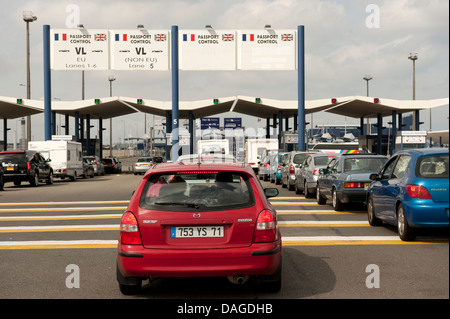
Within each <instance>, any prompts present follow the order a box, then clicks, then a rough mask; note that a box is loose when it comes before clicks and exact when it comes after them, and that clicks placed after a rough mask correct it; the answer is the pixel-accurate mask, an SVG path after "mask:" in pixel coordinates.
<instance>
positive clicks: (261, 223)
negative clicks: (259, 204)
mask: <svg viewBox="0 0 450 319" xmlns="http://www.w3.org/2000/svg"><path fill="white" fill-rule="evenodd" d="M277 239H278V236H277V221H276V219H275V217H274V216H273V215H272V213H271V212H270V211H268V210H263V211H262V212H261V213H259V216H258V219H257V221H256V229H255V237H254V240H253V241H254V242H255V243H262V242H271V241H275V240H277Z"/></svg>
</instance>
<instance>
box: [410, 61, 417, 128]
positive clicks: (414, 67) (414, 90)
mask: <svg viewBox="0 0 450 319" xmlns="http://www.w3.org/2000/svg"><path fill="white" fill-rule="evenodd" d="M408 59H410V60H411V61H412V62H413V96H412V98H413V100H415V99H416V60H417V59H418V57H417V53H410V54H409V57H408ZM417 112H418V111H413V125H412V126H413V131H416V130H418V129H419V128H418V127H416V116H417V115H418V114H416V113H417Z"/></svg>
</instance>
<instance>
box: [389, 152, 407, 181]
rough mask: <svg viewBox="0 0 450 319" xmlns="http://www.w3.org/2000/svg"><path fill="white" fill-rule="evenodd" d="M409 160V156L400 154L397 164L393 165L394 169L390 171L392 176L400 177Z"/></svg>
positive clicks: (403, 173)
mask: <svg viewBox="0 0 450 319" xmlns="http://www.w3.org/2000/svg"><path fill="white" fill-rule="evenodd" d="M409 161H411V156H408V155H402V156H400V157H399V159H398V161H397V164H396V165H395V168H394V171H393V172H392V178H402V177H403V175H405V172H406V169H407V168H408V164H409Z"/></svg>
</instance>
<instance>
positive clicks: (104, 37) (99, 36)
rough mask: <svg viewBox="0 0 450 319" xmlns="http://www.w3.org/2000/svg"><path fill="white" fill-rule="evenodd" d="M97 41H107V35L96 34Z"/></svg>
mask: <svg viewBox="0 0 450 319" xmlns="http://www.w3.org/2000/svg"><path fill="white" fill-rule="evenodd" d="M94 40H95V41H106V34H104V33H96V34H94Z"/></svg>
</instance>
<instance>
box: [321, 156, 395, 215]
mask: <svg viewBox="0 0 450 319" xmlns="http://www.w3.org/2000/svg"><path fill="white" fill-rule="evenodd" d="M386 160H387V157H386V156H384V155H373V154H362V155H358V154H356V155H354V154H349V155H346V154H341V155H339V156H336V157H335V158H333V159H332V160H331V161H330V163H329V164H328V166H327V168H325V169H321V173H322V175H320V176H319V178H318V180H317V190H316V198H317V203H319V204H320V205H323V204H325V203H326V201H327V199H331V200H332V203H333V208H334V210H336V211H339V210H342V209H343V207H344V204H347V203H355V202H360V203H361V202H365V201H366V194H367V188H368V187H369V184H370V183H371V182H372V180H371V179H370V174H372V173H378V172H379V171H380V169H381V167H383V165H384V163H385V162H386Z"/></svg>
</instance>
